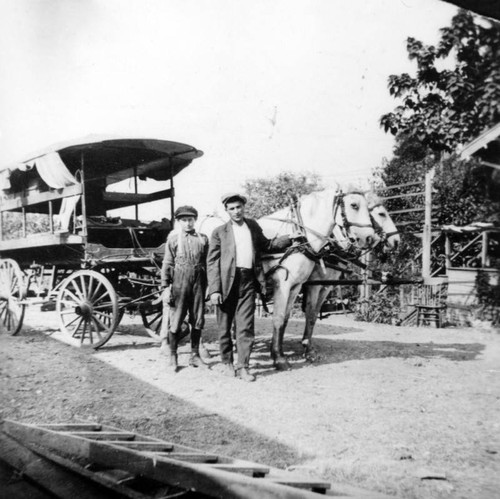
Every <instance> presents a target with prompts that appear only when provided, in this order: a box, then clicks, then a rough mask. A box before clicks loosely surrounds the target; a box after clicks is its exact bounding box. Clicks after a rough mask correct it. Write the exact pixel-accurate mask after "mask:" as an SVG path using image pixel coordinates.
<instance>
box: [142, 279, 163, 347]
mask: <svg viewBox="0 0 500 499" xmlns="http://www.w3.org/2000/svg"><path fill="white" fill-rule="evenodd" d="M157 291H158V294H155V295H154V296H153V299H152V300H151V301H150V302H149V303H146V304H144V306H141V307H139V311H140V313H141V318H142V323H143V325H144V327H145V329H146V331H147V333H148V334H149V336H151V338H153V339H155V340H156V341H158V342H160V341H161V338H160V331H161V324H162V320H163V301H162V292H161V289H160V287H159V286H158V288H157ZM146 292H147V293H151V292H153V289H152V288H151V287H148V288H147V291H146Z"/></svg>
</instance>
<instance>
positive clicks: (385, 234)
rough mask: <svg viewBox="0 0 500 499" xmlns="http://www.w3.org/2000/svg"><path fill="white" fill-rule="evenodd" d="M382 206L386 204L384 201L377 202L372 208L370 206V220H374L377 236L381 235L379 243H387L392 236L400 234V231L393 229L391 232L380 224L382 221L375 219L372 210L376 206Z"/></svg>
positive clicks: (373, 224)
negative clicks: (386, 230)
mask: <svg viewBox="0 0 500 499" xmlns="http://www.w3.org/2000/svg"><path fill="white" fill-rule="evenodd" d="M380 206H382V207H383V206H384V205H383V204H382V203H377V204H375V205H373V206H372V207H371V208H368V211H369V212H370V220H371V221H372V226H373V229H374V230H375V234H377V236H379V238H380V241H379V244H380V243H381V242H384V243H386V242H387V240H388V239H389V238H390V237H392V236H397V235H398V234H399V231H398V230H397V229H396V230H393V231H391V232H385V231H384V229H383V227H382V225H380V223H379V222H377V220H376V219H375V217H374V216H373V214H372V211H373V210H374V209H375V208H379V207H380Z"/></svg>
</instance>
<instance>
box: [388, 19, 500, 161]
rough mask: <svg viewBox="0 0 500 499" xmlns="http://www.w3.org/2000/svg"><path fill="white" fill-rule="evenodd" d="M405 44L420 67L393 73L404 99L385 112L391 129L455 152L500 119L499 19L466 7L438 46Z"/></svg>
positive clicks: (394, 89)
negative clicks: (408, 72)
mask: <svg viewBox="0 0 500 499" xmlns="http://www.w3.org/2000/svg"><path fill="white" fill-rule="evenodd" d="M406 48H407V52H408V57H409V59H410V60H412V61H415V62H416V64H417V71H416V74H415V76H410V75H409V74H407V73H403V74H401V75H391V76H389V85H388V86H389V92H390V94H391V95H392V96H394V97H395V98H397V99H400V101H401V104H400V105H399V106H397V107H396V108H395V109H394V111H392V112H390V113H387V114H385V115H383V116H382V117H381V119H380V124H381V126H383V127H384V129H385V131H386V132H390V133H392V134H393V135H395V136H397V137H398V136H402V135H403V136H406V137H409V138H412V139H415V140H416V141H418V142H419V143H420V144H422V145H423V146H425V147H428V148H430V149H431V150H433V151H435V152H438V153H441V152H442V151H447V152H452V151H454V150H455V149H456V146H457V145H458V144H463V143H465V142H467V141H469V140H471V139H473V138H474V137H476V136H477V135H479V134H480V133H481V131H483V130H484V129H485V128H487V127H490V126H492V125H493V124H496V123H498V122H499V121H500V24H499V23H496V22H493V21H486V20H484V19H483V20H481V21H479V18H478V17H477V16H474V15H473V14H472V13H470V12H468V11H465V10H461V11H459V13H458V14H457V15H456V16H454V17H453V19H452V22H451V26H449V27H445V28H442V29H441V39H440V41H439V43H438V44H437V46H433V45H425V44H424V43H422V42H421V41H419V40H416V39H415V38H408V39H407V47H406ZM453 61H454V67H451V68H450V67H449V66H451V65H453Z"/></svg>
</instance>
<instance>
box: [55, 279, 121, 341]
mask: <svg viewBox="0 0 500 499" xmlns="http://www.w3.org/2000/svg"><path fill="white" fill-rule="evenodd" d="M56 308H57V313H58V314H59V323H60V326H61V330H62V331H64V332H66V333H68V334H71V336H72V337H73V338H75V339H76V340H78V341H79V342H80V346H82V347H90V348H99V347H102V346H103V345H104V344H105V343H106V342H107V341H108V340H109V339H110V338H111V336H112V335H113V333H114V331H115V329H116V327H117V326H118V323H119V322H120V318H121V317H120V312H119V310H118V297H117V294H116V291H115V290H114V288H113V286H112V285H111V283H110V282H109V281H108V279H106V277H104V276H103V275H102V274H99V272H95V271H94V270H79V271H77V272H74V273H73V274H71V275H70V276H69V277H67V278H66V279H65V281H64V282H63V284H62V286H61V289H60V290H59V295H58V297H57V307H56Z"/></svg>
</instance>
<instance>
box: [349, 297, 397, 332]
mask: <svg viewBox="0 0 500 499" xmlns="http://www.w3.org/2000/svg"><path fill="white" fill-rule="evenodd" d="M354 318H355V320H357V321H363V322H378V323H380V324H393V325H397V324H399V322H400V303H399V296H398V295H397V294H395V293H390V292H387V293H374V294H372V295H371V296H370V298H365V299H362V300H359V301H358V302H357V303H356V305H355V308H354Z"/></svg>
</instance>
